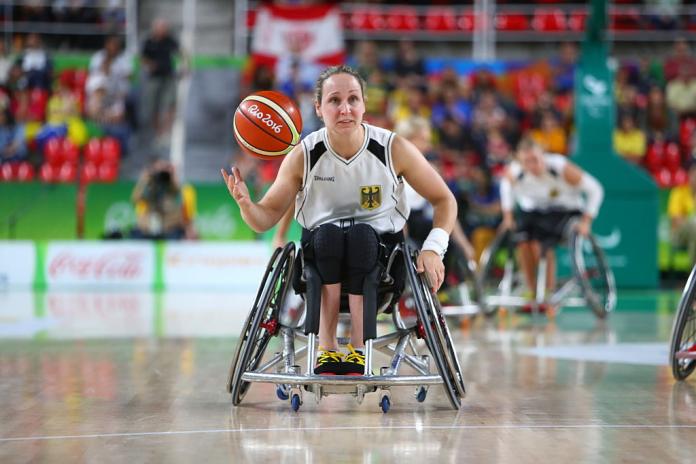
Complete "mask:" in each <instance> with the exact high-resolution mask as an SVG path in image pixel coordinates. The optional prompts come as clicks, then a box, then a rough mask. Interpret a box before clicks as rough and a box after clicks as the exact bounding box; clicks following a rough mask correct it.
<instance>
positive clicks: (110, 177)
mask: <svg viewBox="0 0 696 464" xmlns="http://www.w3.org/2000/svg"><path fill="white" fill-rule="evenodd" d="M97 169H98V171H99V172H98V178H99V180H100V181H102V182H114V181H115V180H116V179H117V178H118V165H117V164H116V163H107V162H104V163H102V164H100V165H99V167H98V168H97Z"/></svg>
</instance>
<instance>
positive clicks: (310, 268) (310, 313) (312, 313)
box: [302, 261, 321, 335]
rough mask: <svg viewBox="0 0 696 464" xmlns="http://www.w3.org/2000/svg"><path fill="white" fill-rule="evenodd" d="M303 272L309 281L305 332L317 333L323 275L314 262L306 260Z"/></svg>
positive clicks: (306, 298) (306, 297)
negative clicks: (320, 274)
mask: <svg viewBox="0 0 696 464" xmlns="http://www.w3.org/2000/svg"><path fill="white" fill-rule="evenodd" d="M302 272H303V274H304V280H305V282H307V293H306V296H305V304H306V305H307V308H306V313H305V324H304V333H305V335H309V334H310V333H313V334H315V335H316V334H318V333H319V317H320V313H321V277H320V276H319V271H317V268H316V267H314V264H313V263H310V262H308V261H305V262H304V270H303V271H302Z"/></svg>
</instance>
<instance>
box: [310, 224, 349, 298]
mask: <svg viewBox="0 0 696 464" xmlns="http://www.w3.org/2000/svg"><path fill="white" fill-rule="evenodd" d="M343 242H344V237H343V230H342V229H341V228H340V227H338V226H335V225H333V224H324V225H322V226H319V227H318V228H317V229H316V230H315V231H314V232H313V233H312V247H313V250H314V263H315V265H316V266H317V270H318V271H319V275H320V276H321V282H322V283H323V284H337V283H339V282H340V281H341V262H342V261H343V250H344V246H343V245H344V244H343Z"/></svg>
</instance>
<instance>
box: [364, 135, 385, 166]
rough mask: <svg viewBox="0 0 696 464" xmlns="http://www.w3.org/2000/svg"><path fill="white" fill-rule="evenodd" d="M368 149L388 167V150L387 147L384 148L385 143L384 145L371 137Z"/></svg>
mask: <svg viewBox="0 0 696 464" xmlns="http://www.w3.org/2000/svg"><path fill="white" fill-rule="evenodd" d="M367 150H368V151H369V152H370V153H372V154H373V155H375V156H376V157H377V159H378V160H379V162H380V163H382V164H383V165H384V167H385V168H386V167H387V157H386V152H387V150H386V148H384V145H382V144H381V143H379V142H378V141H377V140H375V139H370V141H369V142H368V143H367Z"/></svg>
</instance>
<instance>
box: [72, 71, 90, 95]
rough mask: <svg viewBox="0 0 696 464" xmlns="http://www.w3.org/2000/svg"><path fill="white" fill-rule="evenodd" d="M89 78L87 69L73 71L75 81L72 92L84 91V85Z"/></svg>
mask: <svg viewBox="0 0 696 464" xmlns="http://www.w3.org/2000/svg"><path fill="white" fill-rule="evenodd" d="M88 76H89V70H87V69H76V70H75V80H74V81H73V90H80V91H82V92H84V91H85V84H86V83H87V77H88Z"/></svg>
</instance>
